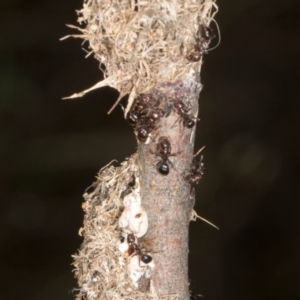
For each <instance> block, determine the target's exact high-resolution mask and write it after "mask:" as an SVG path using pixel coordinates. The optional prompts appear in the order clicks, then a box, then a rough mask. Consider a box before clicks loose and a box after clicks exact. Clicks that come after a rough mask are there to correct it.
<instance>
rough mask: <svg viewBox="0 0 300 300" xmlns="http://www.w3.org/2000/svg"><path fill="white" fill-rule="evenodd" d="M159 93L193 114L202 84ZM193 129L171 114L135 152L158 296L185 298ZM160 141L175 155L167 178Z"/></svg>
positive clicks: (190, 83)
mask: <svg viewBox="0 0 300 300" xmlns="http://www.w3.org/2000/svg"><path fill="white" fill-rule="evenodd" d="M157 89H158V90H159V91H160V92H162V93H163V95H164V96H165V98H166V99H180V100H181V101H183V102H184V103H185V104H186V105H187V107H190V108H191V110H190V111H189V114H192V115H196V114H197V111H198V96H199V92H200V89H201V84H200V82H199V81H197V80H196V79H195V80H186V81H177V82H175V83H165V84H162V85H160V86H159V87H157ZM155 94H156V91H155V90H154V91H153V95H154V96H155ZM171 101H172V100H171ZM195 127H196V126H195ZM195 127H193V128H192V129H189V128H186V127H184V126H183V124H182V120H181V119H180V117H179V116H178V114H177V113H176V112H172V113H171V115H170V116H168V117H165V118H162V119H161V123H160V124H159V127H158V128H157V129H156V130H155V131H153V133H152V137H151V141H150V143H149V144H143V143H140V145H139V149H138V154H139V162H140V181H141V198H142V204H143V207H144V208H145V210H146V212H147V214H148V218H149V229H148V232H147V234H146V236H145V238H144V240H143V244H144V245H145V246H146V248H148V249H150V250H151V252H152V255H153V260H154V262H155V269H154V272H153V274H152V276H151V280H152V282H153V285H154V288H155V290H156V292H157V293H158V294H160V295H172V294H177V295H178V299H189V287H188V226H189V221H190V218H191V213H192V208H193V205H194V198H193V196H192V195H191V186H190V184H188V183H186V182H185V180H184V178H183V174H184V172H187V171H188V170H189V169H190V166H191V161H192V156H193V149H194V137H195ZM161 136H166V137H168V138H169V140H170V142H171V147H172V153H174V154H175V155H174V156H170V157H169V159H170V161H171V163H172V164H169V166H170V173H169V174H168V175H162V174H160V173H159V172H158V170H157V168H156V164H157V162H158V161H159V160H160V159H161V158H160V157H159V156H157V155H156V154H155V147H156V143H157V140H158V139H159V137H161ZM170 299H171V298H170Z"/></svg>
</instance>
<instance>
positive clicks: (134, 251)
mask: <svg viewBox="0 0 300 300" xmlns="http://www.w3.org/2000/svg"><path fill="white" fill-rule="evenodd" d="M127 243H128V245H129V248H128V250H127V253H128V255H129V256H131V255H139V257H140V260H141V261H142V262H143V263H144V264H149V263H150V262H151V261H152V256H150V255H148V254H143V252H142V250H141V249H140V247H139V246H138V245H137V244H136V242H135V236H134V234H133V233H129V234H128V235H127Z"/></svg>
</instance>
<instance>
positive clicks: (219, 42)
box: [206, 19, 221, 51]
mask: <svg viewBox="0 0 300 300" xmlns="http://www.w3.org/2000/svg"><path fill="white" fill-rule="evenodd" d="M212 21H214V23H215V24H216V27H217V31H218V37H219V39H218V43H217V45H216V46H214V47H212V48H210V49H207V50H206V51H211V50H214V49H216V48H218V47H219V45H220V44H221V31H220V27H219V25H218V23H217V21H216V20H215V19H212Z"/></svg>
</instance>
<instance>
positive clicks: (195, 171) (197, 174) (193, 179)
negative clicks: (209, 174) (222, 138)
mask: <svg viewBox="0 0 300 300" xmlns="http://www.w3.org/2000/svg"><path fill="white" fill-rule="evenodd" d="M204 171H205V167H204V163H203V155H201V156H200V157H199V158H197V157H194V158H193V161H192V167H191V171H190V173H189V174H187V175H185V176H184V180H185V181H186V182H187V183H189V184H198V183H199V182H200V180H201V179H202V177H203V175H204Z"/></svg>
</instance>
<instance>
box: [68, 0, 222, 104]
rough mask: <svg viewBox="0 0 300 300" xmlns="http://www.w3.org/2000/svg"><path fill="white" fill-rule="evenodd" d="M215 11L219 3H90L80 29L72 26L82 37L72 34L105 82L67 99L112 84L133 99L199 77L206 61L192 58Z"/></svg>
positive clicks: (212, 0) (141, 0) (161, 0)
mask: <svg viewBox="0 0 300 300" xmlns="http://www.w3.org/2000/svg"><path fill="white" fill-rule="evenodd" d="M216 11H217V6H216V4H215V0H178V1H173V0H154V1H147V0H137V1H128V0H108V1H100V0H85V1H84V4H83V8H82V9H81V10H79V11H77V13H78V16H79V17H78V22H79V23H80V25H81V27H75V26H71V25H70V27H72V28H76V29H78V30H79V31H80V32H81V34H74V35H71V36H73V37H76V38H81V39H83V40H84V41H85V42H87V43H88V48H89V50H88V51H90V54H93V55H94V57H95V58H96V59H97V60H98V61H99V62H100V66H103V65H104V66H105V69H104V70H103V72H104V74H105V79H104V80H103V81H102V82H99V83H97V84H96V85H94V86H93V87H91V88H90V89H88V90H85V91H83V92H81V93H77V94H74V95H72V96H70V97H67V98H75V97H81V96H83V95H84V94H85V93H87V92H88V91H90V90H92V89H95V88H99V87H102V86H105V85H109V86H111V87H114V88H115V89H117V90H118V91H119V92H120V94H121V95H122V96H124V95H126V94H130V97H129V98H130V99H131V98H135V96H136V95H139V94H141V93H146V92H147V91H149V90H150V89H152V88H153V87H154V86H156V85H157V84H158V83H161V82H174V81H175V80H177V79H186V78H189V77H194V76H195V73H198V72H199V71H200V66H201V63H202V58H201V59H199V60H198V61H196V62H193V61H189V60H188V59H187V56H188V55H189V54H190V53H191V52H192V51H193V49H194V47H195V43H196V40H197V38H198V41H200V40H201V39H200V40H199V31H200V29H201V28H202V27H203V26H209V23H210V22H211V20H212V19H213V17H214V15H215V13H216ZM202 43H205V41H204V40H203V41H202ZM206 46H207V45H206ZM206 46H205V47H206Z"/></svg>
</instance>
